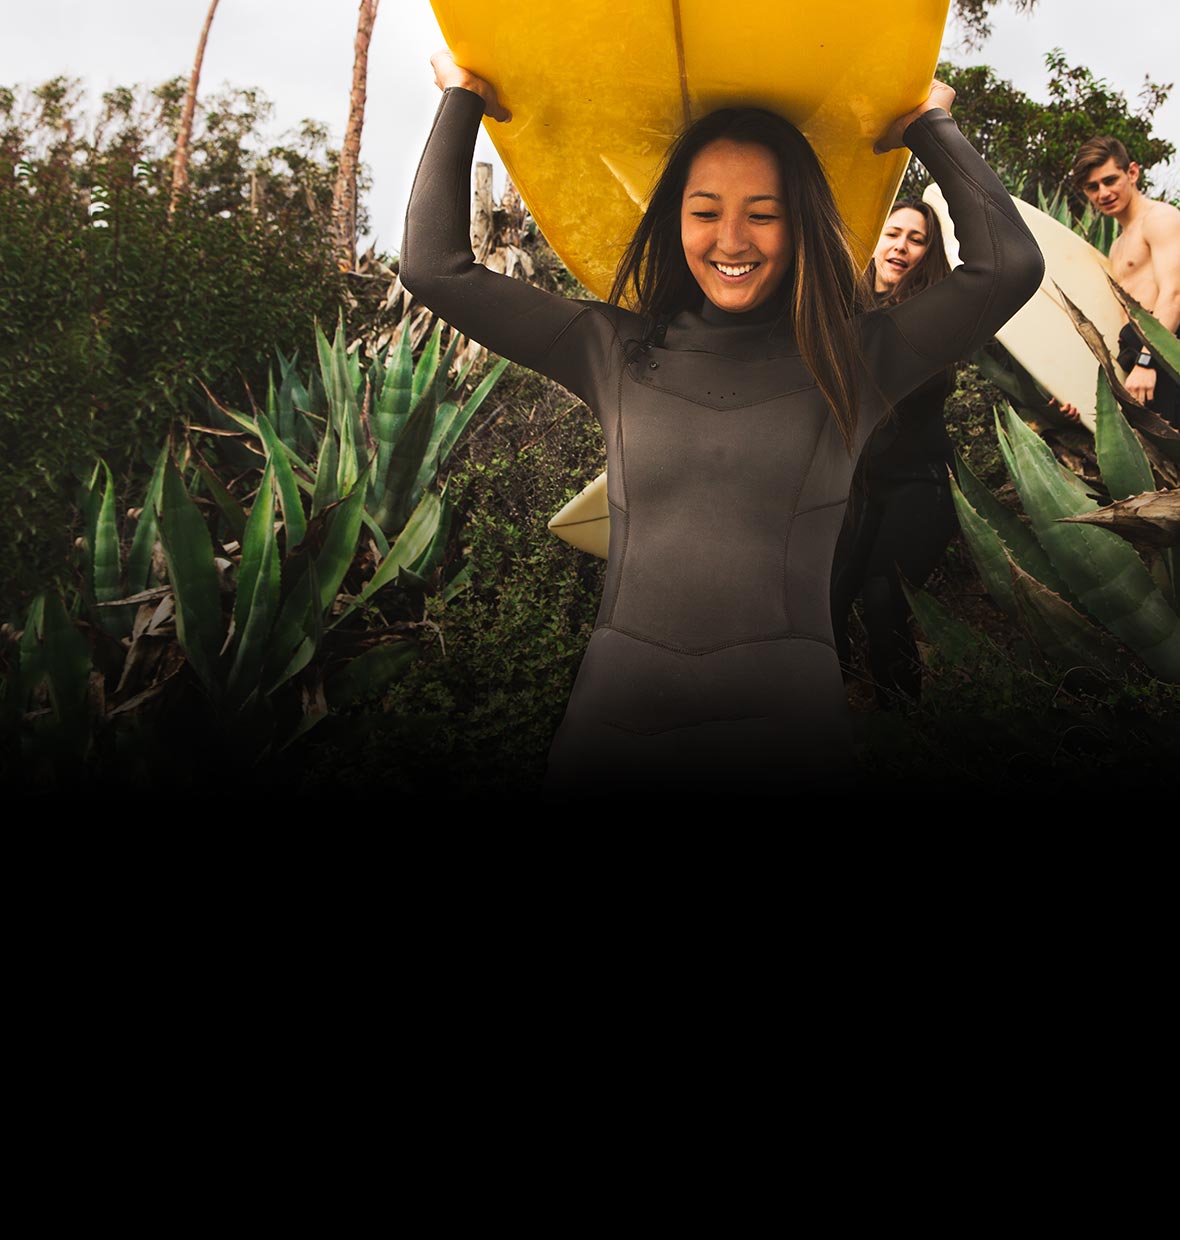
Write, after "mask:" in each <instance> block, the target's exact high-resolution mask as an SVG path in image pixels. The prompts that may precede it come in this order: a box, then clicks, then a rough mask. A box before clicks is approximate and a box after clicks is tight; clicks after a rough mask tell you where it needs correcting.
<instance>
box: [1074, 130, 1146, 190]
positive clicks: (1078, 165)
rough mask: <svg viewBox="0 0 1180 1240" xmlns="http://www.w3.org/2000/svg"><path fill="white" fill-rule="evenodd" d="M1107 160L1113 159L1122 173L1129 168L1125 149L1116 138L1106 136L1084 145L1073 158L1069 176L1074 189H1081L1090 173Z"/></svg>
mask: <svg viewBox="0 0 1180 1240" xmlns="http://www.w3.org/2000/svg"><path fill="white" fill-rule="evenodd" d="M1108 159H1113V160H1114V162H1115V164H1116V165H1117V166H1118V167H1119V168H1121V169H1122V170H1123V171H1124V172H1126V171H1127V169H1128V168H1129V167H1130V166H1131V160H1130V157H1129V156H1128V155H1127V148H1126V147H1125V146H1123V144H1122V143H1121V142H1120V141H1119V140H1118V138H1112V137H1110V136H1109V134H1108V135H1106V136H1104V137H1099V138H1091V139H1090V141H1089V142H1086V143H1084V144H1083V145H1082V147H1081V149H1080V150H1079V151H1078V153H1077V155H1075V156H1074V161H1073V168H1072V169H1071V170H1070V174H1069V177H1070V180H1071V181H1072V182H1073V185H1074V188H1075V189H1081V188H1082V185H1083V184H1084V182H1085V180H1086V178H1087V177H1088V176H1089V175H1090V173H1091V172H1092V171H1093V170H1094V169H1095V168H1100V167H1102V165H1103V164H1104V163H1106V161H1107V160H1108Z"/></svg>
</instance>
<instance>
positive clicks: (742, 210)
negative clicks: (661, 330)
mask: <svg viewBox="0 0 1180 1240" xmlns="http://www.w3.org/2000/svg"><path fill="white" fill-rule="evenodd" d="M786 207H787V204H786V202H785V201H784V198H783V190H782V181H781V178H780V176H779V170H778V165H777V164H776V162H775V159H774V156H773V155H771V153H770V152H769V151H768V150H767V149H766V148H765V147H763V146H750V145H749V144H747V143H741V142H733V141H730V140H729V139H725V138H722V139H719V140H718V141H716V142H713V143H710V145H709V146H707V147H705V149H704V150H703V151H701V153H700V154H699V155H698V156H697V157H696V158H695V159H694V160H693V161H692V167H691V168H690V169H689V172H688V183H687V185H686V187H685V193H684V207H683V210H682V212H681V218H680V239H681V242H682V243H683V245H684V257H685V259H686V261H687V262H688V269H689V271H691V272H692V274H693V278H694V279H695V280H696V282H697V284H699V285H700V287H701V289H702V291H703V292H704V294H705V296H706V297H708V299H709V300H710V301H711V302H712V303H713V304H714V305H715V306H719V307H720V308H721V309H722V310H729V311H730V312H732V313H740V312H744V311H747V310H753V309H754V308H755V307H757V306H760V305H762V303H763V302H765V301H768V300H769V299H770V298H771V297H773V296H774V295H775V294H776V293H777V292H778V291H779V286H780V285H781V284H782V282H783V277H784V276H786V274H787V270H788V269H789V267H790V265H791V260H792V257H793V251H792V247H791V230H790V227H789V225H788V223H787V218H786Z"/></svg>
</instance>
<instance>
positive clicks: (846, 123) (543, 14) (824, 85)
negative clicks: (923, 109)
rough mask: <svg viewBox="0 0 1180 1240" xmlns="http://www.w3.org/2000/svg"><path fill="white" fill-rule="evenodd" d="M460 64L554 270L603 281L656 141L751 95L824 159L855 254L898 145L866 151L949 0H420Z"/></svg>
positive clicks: (922, 69)
mask: <svg viewBox="0 0 1180 1240" xmlns="http://www.w3.org/2000/svg"><path fill="white" fill-rule="evenodd" d="M431 2H432V4H433V7H434V11H435V15H436V16H437V18H438V22H439V26H440V27H441V28H442V32H443V37H444V38H445V39H446V41H447V45H448V46H449V47H450V49H451V51H452V53H453V54H454V56H455V60H456V61H457V62H458V63H459V64H460V65H462V66H463V67H464V68H467V69H470V70H471V71H472V72H474V73H477V74H479V75H480V76H481V77H484V78H486V79H487V80H488V81H490V82H492V83H493V84H494V85H495V86H496V89H497V91H498V92H499V94H500V98H501V99H502V101H503V102H504V104H505V106H506V107H508V108H509V109H510V110H511V111H512V114H513V116H512V120H511V121H510V122H509V123H507V124H504V125H501V124H497V123H496V122H495V121H485V122H484V123H485V125H486V126H487V129H488V133H489V134H490V135H491V138H492V141H493V143H494V144H495V146H496V149H497V150H498V151H499V153H500V156H501V158H502V159H503V160H504V164H505V166H506V167H507V169H508V173H509V175H510V176H511V177H512V180H513V182H514V183H515V184H516V186H517V188H518V189H519V190H520V193H521V196H522V197H523V198H524V201H525V203H526V205H527V206H528V208H529V211H530V212H531V213H532V215H533V218H534V219H535V220H536V221H537V224H538V226H539V227H540V229H541V231H542V232H543V233H544V234H545V236H546V238H547V239H548V241H549V244H550V245H552V246H553V248H554V250H556V251H557V253H558V255H559V256H560V257H561V259H562V260H563V262H564V263H565V264H566V266H567V267H569V269H570V270H571V271H572V272H573V273H574V275H576V276H577V277H578V279H579V280H581V281H582V283H583V284H584V285H585V286H586V287H587V288H588V289H589V290H590V291H591V292H592V293H594V294H595V295H596V296H598V297H602V298H605V297H606V295H607V293H608V292H609V289H610V285H611V281H612V279H613V277H614V272H615V267H616V265H617V264H618V260H619V257H620V255H621V254H622V251H623V248H624V247H625V246H626V244H627V242H628V240H629V239H630V237H631V235H632V233H633V232H634V231H635V226H636V224H637V223H638V220H639V217H640V210H641V208H640V206H639V203H640V202H641V201H642V200H643V199H644V197H645V196H646V194H647V191H648V189H649V188H650V183H651V180H652V178H653V176H654V174H655V172H656V171H657V170H658V167H659V163H660V160H661V159H662V157H663V155H664V152H665V151H666V150H667V147H668V144H669V143H670V142H671V140H672V139H673V138H674V137H675V135H676V134H677V133H679V132H680V131H681V130H682V129H683V128H684V126H685V124H686V123H687V122H689V121H692V120H695V119H697V118H698V117H700V116H704V115H706V114H707V113H709V112H712V111H715V110H716V109H717V108H720V107H728V106H733V105H739V104H753V105H756V106H759V107H764V108H769V109H771V110H772V111H775V112H778V113H780V114H781V115H783V116H785V117H787V118H788V119H789V120H791V121H793V122H794V123H795V124H796V125H797V126H798V127H799V128H800V129H801V130H802V131H803V133H804V134H806V136H807V138H808V139H809V140H810V141H811V144H812V146H813V147H814V148H815V149H816V151H817V152H818V153H819V156H820V158H821V160H822V161H823V164H824V167H825V169H826V170H827V173H828V177H829V179H830V181H831V183H832V188H833V190H834V191H835V194H836V201H837V204H838V205H839V207H840V210H841V211H842V213H843V215H844V219H845V221H846V222H847V224H848V226H849V228H850V230H851V232H852V234H853V237H854V241H855V244H856V246H857V249H858V253H859V257H860V258H861V259H862V260H863V261H867V259H868V257H869V255H870V254H871V252H872V248H873V245H874V244H875V242H876V239H877V235H878V233H879V231H880V228H881V224H882V223H883V222H884V219H885V214H886V212H887V211H888V208H889V206H890V204H891V203H892V201H893V197H894V194H895V193H896V190H897V185H898V183H899V182H900V180H901V177H902V174H903V173H904V171H905V166H906V161H907V158H908V153H907V152H906V151H894V152H891V153H890V154H889V155H884V156H877V155H874V154H873V151H872V147H873V141H874V139H875V138H876V137H877V136H878V135H879V134H880V133H881V132H882V131H883V130H884V129H885V128H886V126H887V125H888V124H889V122H890V121H891V120H893V119H894V118H895V117H897V116H900V115H902V114H903V113H905V112H907V111H909V110H910V109H911V108H913V107H915V106H916V105H917V104H918V103H920V102H921V101H922V99H923V98H925V96H926V92H927V89H928V88H929V85H930V79H931V77H932V75H933V73H934V67H935V64H936V62H937V59H938V50H939V46H940V43H941V40H942V31H943V26H944V24H945V21H946V12H947V5H948V0H907V3H906V4H904V5H902V6H900V8H898V7H895V8H893V9H882V8H881V6H880V5H879V4H869V3H866V2H865V0H829V3H827V4H826V5H817V4H815V3H814V2H812V3H806V4H804V3H799V2H798V0H779V2H778V3H772V4H764V5H761V6H758V7H757V8H756V9H751V10H749V11H748V12H747V13H745V15H744V16H741V15H739V12H738V10H735V9H734V8H733V6H732V5H728V4H725V3H721V2H720V0H577V2H576V3H554V2H553V0H531V2H530V0H520V2H518V3H516V4H514V5H512V6H511V7H510V9H509V10H507V11H506V10H505V9H504V8H503V6H496V5H492V4H489V3H488V2H487V0H431Z"/></svg>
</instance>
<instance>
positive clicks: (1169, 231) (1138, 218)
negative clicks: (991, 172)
mask: <svg viewBox="0 0 1180 1240" xmlns="http://www.w3.org/2000/svg"><path fill="white" fill-rule="evenodd" d="M1071 176H1072V179H1073V183H1074V185H1075V187H1076V188H1078V189H1080V190H1081V191H1082V192H1083V193H1084V194H1085V195H1086V197H1087V198H1088V199H1089V200H1090V202H1091V203H1092V204H1093V206H1094V207H1096V208H1097V209H1098V210H1099V211H1101V212H1102V214H1103V215H1110V216H1113V217H1114V219H1116V220H1117V221H1118V224H1119V235H1118V237H1117V239H1116V240H1115V243H1114V245H1113V247H1112V248H1111V251H1110V265H1111V268H1112V272H1113V275H1114V278H1115V279H1116V280H1117V281H1118V283H1119V284H1121V285H1122V287H1123V288H1125V289H1126V290H1127V292H1128V293H1130V294H1131V296H1132V297H1134V298H1135V300H1136V301H1137V302H1138V303H1139V304H1140V305H1141V306H1143V307H1144V309H1146V310H1149V311H1150V312H1151V313H1152V314H1154V315H1155V317H1156V318H1157V319H1159V321H1160V322H1161V323H1162V324H1163V325H1164V326H1165V327H1166V328H1167V329H1168V330H1169V331H1170V332H1173V333H1176V331H1177V328H1180V211H1177V210H1176V208H1175V207H1173V206H1170V205H1169V204H1168V203H1166V202H1157V201H1155V200H1154V199H1152V198H1148V197H1147V196H1146V195H1145V194H1143V193H1142V191H1141V190H1140V189H1139V186H1138V185H1137V183H1136V182H1137V181H1138V180H1139V165H1138V164H1136V163H1133V162H1132V161H1131V160H1130V159H1129V158H1128V156H1127V151H1126V148H1125V147H1124V146H1123V144H1122V143H1121V142H1120V141H1119V140H1118V139H1117V138H1091V139H1090V141H1089V142H1087V143H1086V144H1085V145H1084V146H1083V147H1082V148H1081V150H1079V151H1078V153H1077V157H1076V158H1075V160H1074V165H1073V171H1072V173H1071ZM1119 345H1120V350H1119V365H1121V366H1122V367H1123V368H1124V369H1125V370H1127V372H1128V373H1127V390H1128V391H1129V392H1130V393H1131V395H1132V396H1134V397H1135V398H1136V399H1137V400H1140V401H1142V402H1143V403H1144V404H1145V405H1148V406H1149V407H1150V408H1152V409H1154V410H1155V411H1156V412H1157V413H1159V414H1160V415H1161V416H1162V417H1164V418H1166V419H1167V420H1168V421H1169V422H1170V423H1171V424H1172V425H1173V426H1175V427H1177V428H1178V429H1180V387H1178V386H1177V385H1176V384H1175V383H1174V382H1173V381H1172V379H1171V377H1170V376H1169V375H1168V374H1167V373H1166V372H1164V371H1162V370H1161V369H1160V368H1159V367H1158V366H1157V364H1156V362H1155V359H1154V358H1153V357H1152V356H1151V351H1150V350H1149V349H1146V348H1145V347H1144V346H1143V344H1142V342H1141V341H1140V339H1139V337H1138V336H1137V335H1136V333H1135V329H1134V328H1133V327H1132V326H1131V325H1130V323H1128V324H1127V326H1126V327H1124V328H1123V330H1122V331H1121V332H1120V333H1119Z"/></svg>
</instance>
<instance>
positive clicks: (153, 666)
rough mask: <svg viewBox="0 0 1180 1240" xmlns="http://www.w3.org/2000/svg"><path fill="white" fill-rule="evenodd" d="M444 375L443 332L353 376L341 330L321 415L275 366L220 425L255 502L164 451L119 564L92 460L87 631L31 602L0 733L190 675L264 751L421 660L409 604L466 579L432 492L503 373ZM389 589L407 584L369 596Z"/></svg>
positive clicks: (109, 498)
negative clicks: (262, 393) (475, 378)
mask: <svg viewBox="0 0 1180 1240" xmlns="http://www.w3.org/2000/svg"><path fill="white" fill-rule="evenodd" d="M448 365H449V356H442V357H440V332H439V331H438V330H436V332H435V334H434V336H433V337H432V338H431V341H430V344H429V345H428V347H427V349H426V351H425V353H424V355H423V358H422V359H421V360H420V361H419V362H418V364H417V366H415V365H414V364H413V360H412V358H411V356H410V353H409V345H408V338H407V341H406V344H405V345H404V346H399V347H398V348H397V349H395V350H394V351H393V355H392V357H391V358H390V359H389V362H388V365H386V359H385V358H379V359H375V362H374V363H373V364H372V365H370V366H369V367H368V369H367V371H365V372H362V371H361V367H360V362H359V359H358V358H357V357H356V356H355V355H349V353H348V352H347V350H346V348H345V345H344V340H343V334H342V332H338V333H337V337H336V341H335V343H334V344H332V345H329V344H328V342H327V341H326V340H325V339H322V338H321V348H320V375H319V376H318V387H319V389H320V390H321V392H322V393H323V396H324V402H325V403H324V415H323V417H322V418H318V419H317V417H316V415H315V413H314V412H313V411H312V410H310V409H306V408H303V407H302V406H303V405H304V404H307V405H311V404H314V401H315V389H316V387H317V382H316V379H313V380H312V381H311V382H310V383H308V384H304V383H302V382H301V381H300V380H299V378H298V376H297V375H295V374H294V373H293V363H289V362H287V361H286V359H283V358H280V381H279V383H278V384H277V385H276V384H274V383H273V382H272V384H271V389H270V392H269V393H268V400H267V409H265V410H260V411H258V412H257V414H256V415H255V416H254V417H253V418H248V417H246V416H245V415H242V414H239V413H235V412H233V411H230V410H225V411H224V412H225V414H226V416H227V417H228V418H229V419H230V420H231V423H232V424H234V425H235V426H237V427H239V428H240V429H241V431H243V432H245V433H246V434H245V437H246V438H248V439H249V441H250V442H252V443H254V444H255V445H256V455H257V459H258V461H259V470H260V473H259V474H258V475H257V486H256V487H255V488H254V490H253V494H252V495H249V496H248V497H247V498H246V499H245V500H244V501H243V500H239V499H238V498H237V496H236V495H235V494H234V493H233V492H234V491H238V492H239V493H240V490H241V482H242V479H241V478H239V479H237V480H235V481H234V482H233V483H230V484H226V483H225V482H224V481H223V480H222V478H221V477H220V476H219V473H218V470H217V469H216V468H214V467H213V466H212V465H210V464H209V462H207V461H206V460H205V459H204V458H203V457H202V456H201V454H200V452H199V451H198V449H197V448H196V446H195V444H194V443H191V442H188V443H185V444H183V445H181V446H180V447H178V448H170V447H166V448H165V449H164V450H163V451H162V452H161V453H160V455H159V458H158V460H157V462H156V467H155V470H154V472H153V475H152V478H151V482H150V484H149V487H148V491H147V495H146V496H145V499H144V503H143V506H142V508H141V510H140V513H139V519H138V521H137V524H136V528H135V533H134V537H133V538H132V539H131V540H130V548H129V551H128V553H127V554H126V556H124V554H123V540H121V539H120V535H119V530H118V521H117V517H116V514H117V504H116V495H115V486H114V480H113V478H112V476H111V472H110V470H109V469H108V468H107V466H106V465H105V463H103V462H99V464H98V465H97V466H96V468H95V470H94V473H93V475H92V476H91V479H90V483H89V486H88V487H87V489H86V492H85V495H84V497H83V503H82V508H83V513H84V532H83V537H82V539H81V546H82V550H83V579H84V585H83V589H82V599H81V605H80V610H79V608H75V611H78V612H79V614H78V615H77V616H76V617H75V618H74V620H77V621H79V622H80V623H81V625H82V627H81V628H79V627H78V624H76V623H75V622H74V620H71V619H70V618H68V617H67V610H66V607H65V604H64V603H63V602H62V600H61V598H60V597H59V596H57V595H52V594H51V595H46V596H42V597H40V598H38V599H37V600H36V601H35V602H34V604H33V607H32V609H31V611H30V613H29V617H28V622H27V623H26V625H25V628H24V634H23V636H22V638H21V641H20V643H19V646H18V650H17V657H16V668H15V675H14V676H13V677H12V678H10V681H9V688H8V692H7V694H6V709H8V712H9V721H10V722H11V721H12V719H13V718H14V717H16V716H19V715H22V714H23V715H25V716H27V715H28V713H29V711H30V710H33V711H40V712H41V713H42V714H43V715H44V714H46V713H47V714H48V716H50V717H52V718H53V719H55V720H56V722H57V724H58V725H59V726H64V725H65V724H66V723H67V721H68V720H73V721H75V724H76V720H77V718H78V712H77V708H76V707H77V703H78V702H80V701H86V700H88V695H89V696H90V698H93V697H94V694H93V692H92V689H93V686H94V684H95V683H96V682H97V683H98V684H99V685H101V687H102V692H101V694H100V695H99V697H100V698H101V701H99V702H98V704H97V710H96V711H92V716H93V717H92V723H97V725H99V726H101V725H102V724H103V723H110V722H114V721H116V720H119V721H122V720H125V719H126V718H127V717H128V716H130V715H132V714H134V713H135V712H137V711H138V710H141V709H143V708H145V707H146V706H147V705H148V704H149V703H151V702H153V701H155V700H157V699H158V698H159V697H160V696H161V695H162V694H163V693H164V692H165V690H166V688H167V687H168V686H169V685H170V684H172V683H173V682H174V681H176V680H177V679H178V678H179V679H181V680H185V679H189V680H192V679H195V681H196V682H197V684H198V685H199V686H200V691H201V697H202V700H203V702H204V703H205V707H207V709H208V711H209V712H211V714H212V716H213V717H215V718H217V719H220V720H221V721H222V722H223V723H226V724H227V725H228V726H229V727H230V730H231V731H232V732H233V733H234V734H235V735H236V736H238V737H240V738H246V741H247V744H248V745H249V747H250V748H251V749H252V751H253V752H254V754H255V755H256V756H262V755H264V754H266V753H268V752H271V751H273V750H274V749H276V748H279V747H281V746H283V745H286V744H289V743H290V742H291V741H292V740H294V739H295V738H296V737H298V736H300V735H302V734H303V733H304V732H306V731H307V730H308V729H309V728H310V727H312V726H314V724H315V723H317V722H318V721H319V720H320V719H322V718H323V717H324V716H325V715H326V714H327V713H328V710H329V709H330V707H332V706H334V705H343V704H346V703H347V702H348V701H351V700H355V699H356V698H357V697H359V696H363V695H365V694H366V693H373V692H376V691H379V690H380V689H381V688H382V686H383V685H384V684H387V683H388V682H389V681H390V680H391V679H392V678H394V677H396V676H397V675H398V674H399V673H400V672H401V671H402V670H403V669H404V667H405V666H406V664H407V663H408V661H409V660H411V659H412V658H414V657H415V655H416V653H417V645H416V642H415V641H414V634H415V622H414V621H413V620H410V619H407V618H406V615H407V602H406V600H407V598H410V597H420V595H421V594H422V592H425V591H430V590H434V591H437V592H438V593H439V594H440V595H441V596H442V597H443V598H444V599H446V598H449V597H452V596H453V595H454V593H455V592H456V591H458V590H459V589H461V588H463V586H464V584H465V582H466V572H465V570H464V569H463V568H462V566H461V565H456V564H451V565H449V566H448V565H445V564H444V561H445V557H446V552H447V546H448V533H449V530H450V525H451V521H452V515H451V511H450V507H449V505H448V504H447V503H446V500H445V495H443V494H440V493H439V491H438V489H437V488H436V486H435V483H436V481H437V477H438V471H439V469H440V467H441V465H442V464H444V463H445V462H446V460H447V458H448V456H449V454H450V452H451V451H452V449H453V448H454V445H455V443H456V441H457V440H458V437H459V435H460V434H461V432H462V431H463V429H464V428H465V427H466V426H467V424H468V423H469V422H470V419H471V417H472V416H473V415H474V413H475V412H476V411H477V410H478V408H479V407H480V405H481V404H482V403H483V401H484V400H485V399H486V397H487V395H488V393H489V392H490V391H491V389H492V386H493V385H494V383H495V380H496V379H497V378H498V376H499V374H500V372H501V371H502V369H503V363H501V364H500V365H499V366H497V367H494V368H493V369H492V371H491V372H490V373H489V375H488V376H487V378H485V379H484V381H483V382H482V383H481V384H480V385H479V386H478V387H477V388H476V390H475V391H474V392H473V393H472V394H471V396H470V397H468V398H467V399H466V400H465V401H460V400H459V399H457V398H456V397H453V396H452V397H448V395H447V384H446V374H447V367H448ZM463 377H465V375H464V376H462V377H461V378H463ZM458 386H459V385H458V384H457V385H456V387H458ZM316 436H318V439H319V442H318V444H316V443H315V437H316ZM309 443H310V444H311V445H312V446H313V447H314V448H315V449H316V450H315V452H314V454H309V456H308V458H307V459H305V457H304V455H303V453H302V452H301V450H300V449H301V448H302V449H305V448H306V446H307V445H308V444H309ZM312 460H314V464H312V463H311V461H312ZM247 476H248V477H249V474H248V475H247ZM444 568H446V569H447V571H446V572H445V574H444ZM394 583H396V584H398V585H401V586H402V587H403V589H402V590H401V591H398V592H395V594H394V595H393V596H387V595H386V594H382V593H381V592H382V591H383V589H384V588H385V587H386V586H389V585H391V584H394ZM407 590H408V591H410V594H409V595H407V593H406V591H407ZM387 600H389V601H388V602H387ZM87 615H88V616H89V617H90V620H89V622H86V620H85V618H84V617H85V616H87ZM84 633H85V634H88V637H87V636H84ZM185 666H187V668H188V669H189V671H190V672H191V677H190V678H185V677H181V671H182V669H183V667H185ZM47 694H48V697H47V696H46V695H47ZM71 726H72V727H74V733H75V740H78V738H79V737H81V736H82V735H83V733H82V732H79V731H78V730H77V728H76V726H74V724H71ZM88 744H89V741H87V742H86V744H83V745H82V750H85V749H86V748H87V747H88ZM73 749H74V750H75V751H76V752H81V750H79V748H78V745H77V744H75V745H74V746H73Z"/></svg>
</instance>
